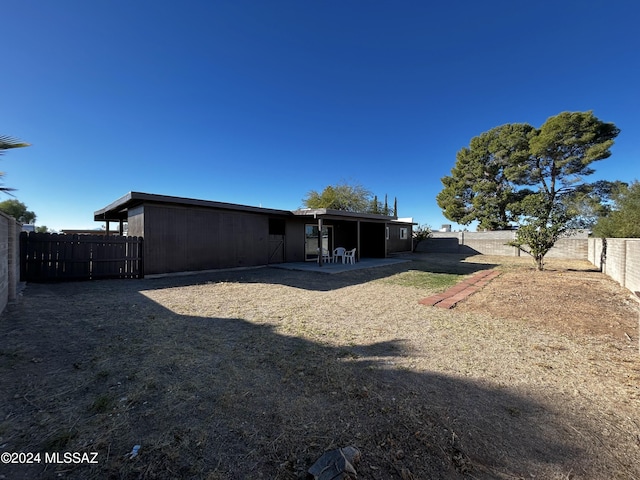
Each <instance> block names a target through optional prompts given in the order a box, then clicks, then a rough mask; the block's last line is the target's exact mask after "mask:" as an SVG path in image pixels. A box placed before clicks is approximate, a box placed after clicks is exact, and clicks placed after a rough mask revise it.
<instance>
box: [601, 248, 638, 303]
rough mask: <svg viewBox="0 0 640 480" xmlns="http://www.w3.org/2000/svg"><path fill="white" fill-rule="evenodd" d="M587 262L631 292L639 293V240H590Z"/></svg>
mask: <svg viewBox="0 0 640 480" xmlns="http://www.w3.org/2000/svg"><path fill="white" fill-rule="evenodd" d="M588 257H589V261H590V262H591V263H593V264H594V265H595V266H596V267H598V268H599V269H600V270H602V272H603V273H604V274H606V275H608V276H609V277H611V278H612V279H614V280H615V281H616V282H618V283H619V284H620V285H622V286H623V287H625V288H627V289H629V290H631V291H632V292H640V238H604V239H603V238H590V239H589V253H588Z"/></svg>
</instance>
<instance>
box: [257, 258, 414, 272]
mask: <svg viewBox="0 0 640 480" xmlns="http://www.w3.org/2000/svg"><path fill="white" fill-rule="evenodd" d="M410 261H411V260H409V259H406V258H361V259H360V261H359V262H356V263H355V265H351V264H343V263H323V264H322V266H319V265H318V262H291V263H277V264H273V265H269V267H271V268H281V269H284V270H300V271H303V272H317V273H326V274H329V275H331V274H335V273H343V272H352V271H354V270H362V269H365V268H375V267H385V266H387V265H395V264H398V263H406V262H410Z"/></svg>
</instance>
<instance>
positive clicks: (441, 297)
mask: <svg viewBox="0 0 640 480" xmlns="http://www.w3.org/2000/svg"><path fill="white" fill-rule="evenodd" d="M498 275H500V272H499V271H497V270H493V269H491V270H482V271H480V272H478V273H475V274H474V275H473V276H471V277H469V278H467V279H466V280H464V281H462V282H460V283H458V284H456V285H454V286H453V287H451V288H450V289H448V290H445V291H444V292H442V293H438V294H437V295H431V296H430V297H427V298H423V299H422V300H420V301H419V302H418V303H420V304H422V305H427V306H429V307H440V308H453V307H455V306H456V304H457V303H458V302H459V301H461V300H464V299H465V298H467V297H468V296H469V295H471V294H473V293H475V292H477V291H478V290H480V289H481V288H482V287H484V286H485V285H486V284H487V283H489V282H490V281H491V280H493V279H494V278H496V277H497V276H498Z"/></svg>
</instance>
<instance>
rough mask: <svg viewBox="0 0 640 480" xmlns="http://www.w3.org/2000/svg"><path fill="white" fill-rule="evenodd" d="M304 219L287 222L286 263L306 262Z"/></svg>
mask: <svg viewBox="0 0 640 480" xmlns="http://www.w3.org/2000/svg"><path fill="white" fill-rule="evenodd" d="M304 225H305V222H304V219H291V220H287V222H286V224H285V250H284V261H285V262H304Z"/></svg>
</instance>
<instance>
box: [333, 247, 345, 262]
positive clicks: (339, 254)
mask: <svg viewBox="0 0 640 480" xmlns="http://www.w3.org/2000/svg"><path fill="white" fill-rule="evenodd" d="M345 252H346V250H345V249H344V247H337V248H334V249H333V263H336V262H337V261H338V257H340V260H342V263H344V254H345Z"/></svg>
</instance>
